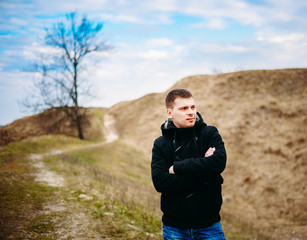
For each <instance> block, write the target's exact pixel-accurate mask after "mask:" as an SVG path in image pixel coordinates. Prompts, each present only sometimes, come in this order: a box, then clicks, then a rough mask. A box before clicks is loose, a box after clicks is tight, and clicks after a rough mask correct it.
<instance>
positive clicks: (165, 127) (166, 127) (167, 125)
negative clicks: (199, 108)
mask: <svg viewBox="0 0 307 240" xmlns="http://www.w3.org/2000/svg"><path fill="white" fill-rule="evenodd" d="M203 126H207V124H206V123H205V122H204V120H203V118H202V116H201V115H200V113H199V112H197V113H196V122H195V124H194V126H193V127H191V128H187V129H193V128H195V129H197V128H199V127H203ZM176 129H180V128H177V127H176V126H175V124H174V122H173V120H172V119H171V118H168V119H166V121H165V122H164V123H163V124H162V125H161V131H162V135H163V136H166V135H169V134H171V135H172V134H173V133H174V131H175V130H176Z"/></svg>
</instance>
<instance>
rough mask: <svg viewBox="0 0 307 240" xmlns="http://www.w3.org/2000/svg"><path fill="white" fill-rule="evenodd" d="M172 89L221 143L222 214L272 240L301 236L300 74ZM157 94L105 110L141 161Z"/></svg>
mask: <svg viewBox="0 0 307 240" xmlns="http://www.w3.org/2000/svg"><path fill="white" fill-rule="evenodd" d="M177 87H182V88H187V89H190V90H191V92H192V93H193V95H194V97H195V99H196V104H197V109H198V111H199V112H201V113H202V116H203V118H204V120H205V121H206V122H207V123H208V124H209V125H215V126H217V127H218V129H219V131H220V133H221V135H222V136H223V139H224V141H225V143H226V148H227V152H228V164H227V168H226V170H225V172H224V174H223V176H224V178H225V183H224V185H223V195H224V197H225V203H224V206H223V208H222V210H223V214H224V215H226V216H228V217H230V218H231V219H236V220H237V221H240V222H242V223H243V224H244V225H247V226H250V227H252V228H254V229H258V230H260V231H261V232H262V233H264V234H265V235H267V236H272V237H273V238H274V239H290V238H292V237H293V238H295V237H297V238H298V239H300V238H302V239H303V238H306V237H307V227H306V224H307V215H306V214H307V202H306V201H305V198H306V196H307V188H306V184H305V183H306V180H307V164H306V163H307V138H306V136H307V127H306V126H307V69H284V70H258V71H241V72H234V73H227V74H219V75H197V76H190V77H187V78H184V79H182V80H181V81H179V82H178V83H176V84H175V85H174V86H173V87H172V88H177ZM165 94H166V92H165V93H157V94H150V95H146V96H144V97H142V98H140V99H137V100H135V101H131V102H128V103H120V104H117V105H115V106H113V107H112V108H111V109H110V110H109V114H112V115H113V116H114V117H115V118H116V120H117V129H118V131H119V134H120V137H122V138H123V139H124V140H126V141H127V142H129V144H131V145H134V146H138V147H140V148H141V149H142V150H144V151H145V152H146V153H147V154H148V156H150V151H151V147H152V143H153V139H154V138H155V137H157V136H159V135H160V125H161V124H162V122H163V121H164V120H165V117H166V115H165V110H164V106H163V104H164V103H163V100H164V96H165ZM125 120H126V121H125ZM127 122H128V123H131V124H127ZM136 133H137V134H136ZM292 233H295V234H294V235H292Z"/></svg>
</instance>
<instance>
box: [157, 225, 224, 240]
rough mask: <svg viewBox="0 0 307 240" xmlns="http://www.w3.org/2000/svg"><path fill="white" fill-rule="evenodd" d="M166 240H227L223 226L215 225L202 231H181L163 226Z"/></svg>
mask: <svg viewBox="0 0 307 240" xmlns="http://www.w3.org/2000/svg"><path fill="white" fill-rule="evenodd" d="M163 239H164V240H201V239H207V240H225V236H224V233H223V230H222V226H221V224H220V223H219V222H218V223H214V224H213V225H211V226H209V227H206V228H200V229H193V228H188V229H179V228H175V227H170V226H166V225H163Z"/></svg>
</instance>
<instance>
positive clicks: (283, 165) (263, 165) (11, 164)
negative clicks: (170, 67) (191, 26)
mask: <svg viewBox="0 0 307 240" xmlns="http://www.w3.org/2000/svg"><path fill="white" fill-rule="evenodd" d="M176 87H183V88H188V89H189V90H191V92H192V93H193V95H194V97H195V99H196V104H197V109H198V111H199V112H200V113H201V114H202V116H203V118H204V120H205V122H206V123H207V124H209V125H215V126H217V127H218V129H219V131H220V133H221V135H222V137H223V139H224V141H225V144H226V149H227V153H228V163H227V167H226V170H225V172H224V173H223V177H224V179H225V183H224V185H223V197H224V205H223V207H222V216H223V226H224V229H225V233H226V236H227V239H232V240H233V239H235V240H239V239H281V240H282V239H293V238H294V239H305V238H306V237H307V203H306V201H305V198H306V196H307V189H306V180H307V143H306V141H307V139H306V138H307V137H306V136H307V128H306V126H307V69H283V70H257V71H240V72H234V73H226V74H218V75H197V76H189V77H187V78H184V79H182V80H180V81H179V82H177V83H176V84H175V85H174V86H173V87H172V88H176ZM166 92H168V91H166ZM166 92H164V93H152V94H148V95H146V96H144V97H142V98H140V99H136V100H134V101H128V102H121V103H118V104H116V105H114V106H113V107H111V108H109V109H100V108H90V109H84V111H88V114H87V115H88V119H87V121H85V122H84V126H85V129H86V130H85V136H86V138H87V139H88V140H86V141H80V140H78V139H76V138H74V137H65V136H63V135H60V134H65V135H69V136H77V133H76V132H75V130H74V129H73V128H72V125H71V123H69V122H66V121H65V120H64V119H63V118H62V116H61V115H60V114H59V113H58V112H57V109H51V110H47V111H45V112H43V113H40V114H37V115H34V116H30V117H27V118H23V119H20V120H17V121H15V122H13V123H12V124H9V125H7V126H3V127H1V128H0V139H1V141H0V145H4V146H2V147H0V176H1V182H0V185H1V186H0V189H1V190H0V229H2V235H1V234H0V238H1V237H2V238H4V237H6V238H8V239H10V238H12V239H24V238H28V239H59V238H62V239H98V238H99V237H100V238H101V237H104V238H106V239H132V238H134V239H161V234H160V233H161V223H160V217H161V213H160V211H159V194H158V193H156V192H155V190H154V189H153V187H152V184H151V179H150V157H151V156H150V154H151V147H152V143H153V140H154V139H155V138H156V137H158V136H159V135H160V125H161V124H162V122H163V121H164V120H165V117H166V114H165V107H164V97H165V95H166ZM112 121H114V126H113V125H112V124H111V126H110V123H112ZM113 127H114V129H115V130H116V133H117V135H118V137H119V140H117V141H115V142H112V143H110V142H108V141H105V140H107V137H106V136H105V135H108V134H110V132H109V133H108V131H107V130H108V129H109V130H110V129H113ZM46 134H52V135H46ZM54 134H58V135H54ZM35 136H40V137H35ZM21 139H23V140H22V141H20V140H21ZM16 141H17V142H16ZM18 141H20V142H18ZM8 143H10V144H8ZM7 144H8V145H7ZM65 230H66V231H65Z"/></svg>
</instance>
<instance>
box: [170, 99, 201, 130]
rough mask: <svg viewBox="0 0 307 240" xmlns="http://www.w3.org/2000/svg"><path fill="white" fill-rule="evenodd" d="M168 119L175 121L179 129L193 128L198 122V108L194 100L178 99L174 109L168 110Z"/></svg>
mask: <svg viewBox="0 0 307 240" xmlns="http://www.w3.org/2000/svg"><path fill="white" fill-rule="evenodd" d="M166 112H167V115H168V117H170V118H172V119H173V122H174V124H175V126H176V127H177V128H190V127H193V126H194V124H195V121H196V107H195V101H194V98H192V97H191V98H181V97H177V98H176V99H175V101H174V103H173V108H172V109H167V110H166Z"/></svg>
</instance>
